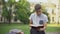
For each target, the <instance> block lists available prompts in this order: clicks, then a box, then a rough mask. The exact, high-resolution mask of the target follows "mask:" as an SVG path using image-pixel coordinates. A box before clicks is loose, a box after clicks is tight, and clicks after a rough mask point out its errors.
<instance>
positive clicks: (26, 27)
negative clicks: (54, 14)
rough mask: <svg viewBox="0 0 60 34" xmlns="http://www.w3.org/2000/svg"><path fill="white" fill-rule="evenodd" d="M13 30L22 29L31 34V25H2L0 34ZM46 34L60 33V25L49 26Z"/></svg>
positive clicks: (26, 33) (0, 25)
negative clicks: (49, 33)
mask: <svg viewBox="0 0 60 34" xmlns="http://www.w3.org/2000/svg"><path fill="white" fill-rule="evenodd" d="M11 29H20V30H22V31H23V32H24V33H25V34H29V33H30V32H29V31H30V29H29V25H27V24H26V25H25V24H10V25H9V24H0V34H6V33H7V32H9V30H11ZM46 32H60V24H59V25H57V24H48V27H47V29H46Z"/></svg>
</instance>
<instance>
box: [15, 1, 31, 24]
mask: <svg viewBox="0 0 60 34" xmlns="http://www.w3.org/2000/svg"><path fill="white" fill-rule="evenodd" d="M24 1H25V0H21V1H20V2H19V3H17V4H16V8H17V12H16V16H17V18H18V19H19V20H21V21H22V22H23V23H28V22H29V15H30V14H31V13H30V11H29V4H28V2H26V1H25V2H24Z"/></svg>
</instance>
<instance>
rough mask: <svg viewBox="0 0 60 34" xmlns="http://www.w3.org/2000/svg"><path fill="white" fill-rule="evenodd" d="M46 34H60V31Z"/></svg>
mask: <svg viewBox="0 0 60 34" xmlns="http://www.w3.org/2000/svg"><path fill="white" fill-rule="evenodd" d="M46 34H60V32H47V33H46Z"/></svg>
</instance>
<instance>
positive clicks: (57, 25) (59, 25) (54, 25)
mask: <svg viewBox="0 0 60 34" xmlns="http://www.w3.org/2000/svg"><path fill="white" fill-rule="evenodd" d="M48 26H51V27H60V24H48Z"/></svg>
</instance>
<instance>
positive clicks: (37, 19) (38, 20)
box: [29, 13, 48, 25]
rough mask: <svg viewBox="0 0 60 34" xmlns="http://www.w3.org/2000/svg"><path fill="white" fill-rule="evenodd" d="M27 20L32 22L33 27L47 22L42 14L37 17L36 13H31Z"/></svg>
mask: <svg viewBox="0 0 60 34" xmlns="http://www.w3.org/2000/svg"><path fill="white" fill-rule="evenodd" d="M29 19H30V20H32V22H33V25H42V24H43V23H47V22H48V18H47V16H46V15H45V14H43V13H42V14H41V15H40V16H37V15H36V13H32V14H31V16H30V17H29ZM41 23H42V24H41Z"/></svg>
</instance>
